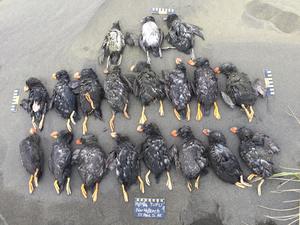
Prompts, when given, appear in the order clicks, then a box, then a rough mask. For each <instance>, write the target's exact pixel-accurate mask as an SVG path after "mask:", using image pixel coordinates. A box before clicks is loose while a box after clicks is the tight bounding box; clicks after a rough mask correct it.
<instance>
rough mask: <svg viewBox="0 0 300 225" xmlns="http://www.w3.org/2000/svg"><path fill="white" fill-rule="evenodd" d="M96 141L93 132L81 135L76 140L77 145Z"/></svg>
mask: <svg viewBox="0 0 300 225" xmlns="http://www.w3.org/2000/svg"><path fill="white" fill-rule="evenodd" d="M97 142H98V140H97V138H96V136H95V135H93V134H85V135H82V136H81V138H78V139H77V140H76V144H77V145H81V144H82V145H86V144H96V143H97Z"/></svg>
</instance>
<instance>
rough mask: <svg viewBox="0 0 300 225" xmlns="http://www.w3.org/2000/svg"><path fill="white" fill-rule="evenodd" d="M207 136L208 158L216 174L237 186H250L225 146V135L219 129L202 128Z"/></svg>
mask: <svg viewBox="0 0 300 225" xmlns="http://www.w3.org/2000/svg"><path fill="white" fill-rule="evenodd" d="M203 134H204V135H206V136H207V137H208V142H209V147H208V160H209V165H210V166H211V167H212V169H213V170H214V172H215V173H216V175H217V176H218V177H219V178H220V179H221V180H223V181H225V182H227V183H231V184H235V185H236V186H237V187H239V188H245V187H251V185H250V184H248V183H246V182H245V181H244V179H243V172H242V169H241V167H240V164H239V161H238V160H237V158H236V156H235V155H234V154H233V153H232V152H231V150H230V149H229V148H228V147H227V144H226V139H225V136H224V135H223V134H222V133H221V132H219V131H211V130H209V129H204V130H203Z"/></svg>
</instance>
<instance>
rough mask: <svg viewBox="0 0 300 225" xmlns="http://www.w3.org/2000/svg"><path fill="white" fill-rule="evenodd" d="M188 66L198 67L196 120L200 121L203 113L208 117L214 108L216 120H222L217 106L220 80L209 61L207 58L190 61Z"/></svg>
mask: <svg viewBox="0 0 300 225" xmlns="http://www.w3.org/2000/svg"><path fill="white" fill-rule="evenodd" d="M188 64H189V65H191V66H194V67H196V69H195V71H194V83H193V84H194V85H193V88H194V93H195V95H196V97H197V101H198V107H197V116H196V120H198V121H200V120H201V119H202V116H203V113H204V115H205V116H208V115H209V114H210V109H211V107H212V106H213V107H214V116H215V118H216V119H217V120H219V119H221V115H220V113H219V107H218V104H217V98H218V96H219V88H218V79H217V77H216V74H215V73H214V71H213V69H212V68H211V67H210V65H209V60H208V59H207V58H205V57H199V58H197V59H195V60H192V59H191V60H189V61H188ZM201 107H202V110H201ZM202 111H203V113H202Z"/></svg>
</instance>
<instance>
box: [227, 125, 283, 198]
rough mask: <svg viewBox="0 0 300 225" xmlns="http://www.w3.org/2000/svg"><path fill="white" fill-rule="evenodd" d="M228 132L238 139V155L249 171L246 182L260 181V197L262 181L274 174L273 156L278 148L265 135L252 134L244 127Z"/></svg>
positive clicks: (233, 128)
mask: <svg viewBox="0 0 300 225" xmlns="http://www.w3.org/2000/svg"><path fill="white" fill-rule="evenodd" d="M230 131H231V132H232V133H234V134H236V135H237V136H238V137H239V139H240V146H239V153H240V156H241V158H242V160H243V161H244V162H245V163H246V165H247V166H248V168H249V169H250V170H251V172H252V173H251V174H250V175H249V176H248V178H247V179H248V180H249V181H251V180H253V178H255V177H256V179H255V181H260V183H259V185H258V187H257V193H258V195H259V196H260V195H261V186H262V184H263V182H264V179H265V178H267V177H270V176H272V175H273V173H274V168H273V166H274V165H273V160H272V158H273V155H274V154H276V153H278V152H280V149H279V147H278V146H277V145H276V144H275V143H274V141H273V140H272V139H271V138H270V137H269V136H267V135H265V134H263V133H260V132H254V131H252V130H251V129H249V128H246V127H241V128H237V127H232V128H231V129H230Z"/></svg>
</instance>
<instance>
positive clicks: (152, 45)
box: [139, 16, 164, 64]
mask: <svg viewBox="0 0 300 225" xmlns="http://www.w3.org/2000/svg"><path fill="white" fill-rule="evenodd" d="M141 22H142V33H141V35H140V37H139V45H140V47H141V49H143V51H144V52H145V53H146V54H147V63H148V64H151V59H150V55H149V53H152V55H153V56H155V57H160V58H161V57H162V53H161V45H162V42H163V39H164V33H163V32H162V31H161V29H160V28H159V27H158V26H157V24H156V22H155V19H154V17H153V16H146V17H145V18H143V19H142V21H141Z"/></svg>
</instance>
